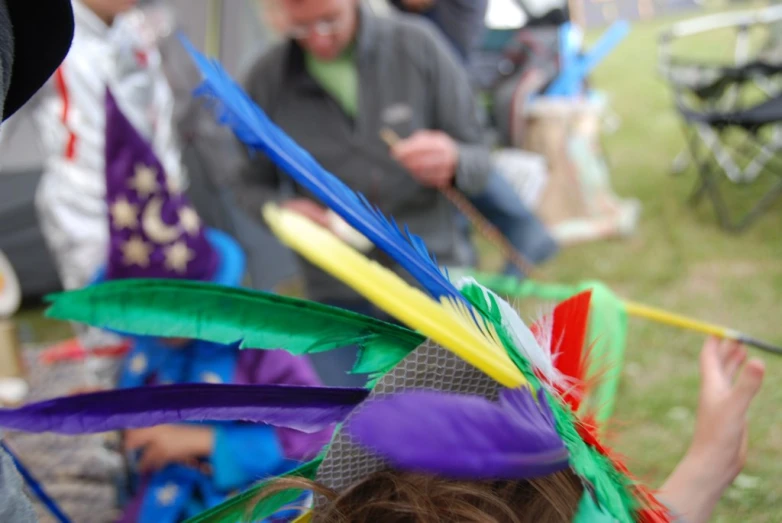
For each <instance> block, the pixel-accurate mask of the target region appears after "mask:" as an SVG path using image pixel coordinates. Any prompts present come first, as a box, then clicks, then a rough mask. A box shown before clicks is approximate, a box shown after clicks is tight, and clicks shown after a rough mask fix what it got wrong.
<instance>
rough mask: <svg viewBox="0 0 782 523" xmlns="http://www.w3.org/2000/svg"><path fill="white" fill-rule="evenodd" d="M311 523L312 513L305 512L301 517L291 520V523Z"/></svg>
mask: <svg viewBox="0 0 782 523" xmlns="http://www.w3.org/2000/svg"><path fill="white" fill-rule="evenodd" d="M311 521H312V511H308V512H305V513H304V514H302V515H301V516H299V517H297V518H296V519H294V520H293V522H292V523H311Z"/></svg>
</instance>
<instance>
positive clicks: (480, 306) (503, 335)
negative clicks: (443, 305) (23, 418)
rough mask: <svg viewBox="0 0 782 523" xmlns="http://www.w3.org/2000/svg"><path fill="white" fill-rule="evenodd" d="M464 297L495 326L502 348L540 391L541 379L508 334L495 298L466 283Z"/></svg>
mask: <svg viewBox="0 0 782 523" xmlns="http://www.w3.org/2000/svg"><path fill="white" fill-rule="evenodd" d="M459 291H460V292H461V293H462V295H463V296H464V297H465V298H466V299H467V301H469V302H470V304H471V305H472V306H473V307H475V309H476V310H477V311H478V312H479V313H480V314H481V316H483V319H484V320H486V321H487V322H488V323H490V324H492V325H493V326H494V329H495V330H496V331H497V335H498V336H499V338H500V341H501V342H502V346H503V347H505V352H507V353H508V356H509V357H510V359H511V361H512V362H513V363H514V364H515V365H516V367H518V369H519V370H520V371H521V373H522V374H524V377H525V378H527V381H529V382H530V385H532V386H533V387H534V388H535V389H539V388H540V386H541V383H540V379H539V378H538V377H537V375H535V371H534V370H533V368H532V364H530V362H529V361H527V359H526V358H525V357H524V356H523V355H522V354H521V353H520V352H519V351H518V349H517V348H516V345H515V342H514V341H513V337H512V336H511V335H510V333H508V329H506V328H505V325H504V323H503V321H502V310H501V309H500V306H499V304H498V303H497V300H496V299H495V297H494V296H492V295H491V294H489V293H487V292H484V289H483V288H482V287H481V286H480V285H476V284H474V283H466V284H465V285H463V286H462V287H461V289H459Z"/></svg>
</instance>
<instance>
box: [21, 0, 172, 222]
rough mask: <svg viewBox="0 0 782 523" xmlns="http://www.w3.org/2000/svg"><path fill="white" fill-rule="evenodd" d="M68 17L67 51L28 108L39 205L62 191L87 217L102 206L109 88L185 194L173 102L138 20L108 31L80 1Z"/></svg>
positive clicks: (126, 18)
mask: <svg viewBox="0 0 782 523" xmlns="http://www.w3.org/2000/svg"><path fill="white" fill-rule="evenodd" d="M73 10H74V16H75V20H76V30H75V34H74V39H73V45H72V47H71V50H70V52H69V54H68V56H67V57H66V59H65V61H64V62H63V64H62V66H61V67H60V68H59V69H58V70H57V72H56V73H55V74H54V76H53V77H52V78H51V79H50V80H49V82H48V83H47V85H46V86H45V87H44V89H42V90H41V92H39V93H38V95H37V96H36V99H35V100H34V101H33V103H34V104H35V105H34V107H33V108H32V111H33V117H34V120H35V122H36V124H37V127H38V129H39V132H40V135H41V141H42V145H43V151H44V155H45V167H44V175H43V179H42V181H41V185H42V187H41V189H40V190H39V204H42V203H45V201H46V200H47V197H46V194H49V193H59V196H61V197H62V196H64V195H63V194H62V191H65V192H66V193H72V195H73V196H76V195H78V200H79V201H80V202H82V203H83V204H84V205H86V206H89V207H92V209H93V210H95V207H93V205H100V206H101V207H103V206H105V202H104V201H103V200H104V195H105V190H106V179H105V158H104V146H105V125H106V118H105V106H104V101H105V92H106V87H107V86H108V87H109V88H110V89H111V91H112V94H113V95H114V97H115V98H116V100H117V102H118V104H119V106H120V108H121V109H122V111H123V113H124V114H125V115H126V116H127V117H128V119H129V120H130V121H131V123H133V125H134V126H135V127H136V129H137V130H138V131H139V132H140V133H141V135H142V136H144V137H145V138H147V139H148V140H149V141H150V142H151V143H152V145H153V147H154V149H155V152H156V153H157V155H158V157H159V159H160V161H161V162H162V164H163V166H164V168H165V170H166V173H167V175H168V177H169V179H171V181H172V182H174V183H176V184H178V185H179V186H180V187H182V188H184V185H185V180H184V173H183V169H182V163H181V152H180V149H179V146H178V143H177V139H176V136H175V127H174V122H173V110H174V97H173V94H172V91H171V88H170V87H169V85H168V81H167V80H166V78H165V76H164V74H163V70H162V65H161V57H160V53H159V52H158V50H157V48H156V46H155V39H154V37H153V35H149V34H148V33H149V31H148V29H147V28H146V27H145V25H144V15H143V14H142V13H141V12H140V11H137V10H134V11H130V12H128V13H126V14H123V15H121V16H120V17H118V18H117V19H116V20H115V22H114V24H113V25H112V26H111V27H109V26H107V25H106V24H105V23H104V22H103V21H102V20H101V19H100V18H98V17H97V16H96V15H95V14H94V13H93V12H92V11H91V10H89V9H88V8H87V7H85V6H84V5H83V4H82V3H81V2H80V1H79V0H74V2H73ZM47 186H48V190H47ZM55 188H56V190H55ZM41 199H42V200H43V201H41ZM58 199H59V200H60V201H62V200H63V198H58ZM85 199H86V200H88V201H85ZM66 200H70V201H72V200H71V199H70V198H66ZM102 226H105V225H102Z"/></svg>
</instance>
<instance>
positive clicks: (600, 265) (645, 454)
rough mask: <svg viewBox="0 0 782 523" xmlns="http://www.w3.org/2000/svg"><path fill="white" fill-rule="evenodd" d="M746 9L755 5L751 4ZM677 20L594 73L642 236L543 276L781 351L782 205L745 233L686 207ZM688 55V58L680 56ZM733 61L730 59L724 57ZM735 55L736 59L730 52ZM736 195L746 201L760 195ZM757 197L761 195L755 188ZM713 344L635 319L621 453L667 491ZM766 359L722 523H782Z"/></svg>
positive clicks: (577, 253) (712, 51)
mask: <svg viewBox="0 0 782 523" xmlns="http://www.w3.org/2000/svg"><path fill="white" fill-rule="evenodd" d="M745 8H746V7H745ZM670 23H671V21H670V20H664V21H655V22H653V23H646V24H639V25H636V26H635V27H634V28H633V30H632V33H631V35H630V36H629V37H628V38H627V39H626V40H625V41H624V42H623V43H622V44H621V46H620V47H619V48H617V50H616V51H614V52H613V53H612V54H611V55H610V56H609V57H608V58H607V59H606V60H605V62H603V63H602V64H601V65H600V66H599V68H598V69H597V70H596V73H595V74H594V83H595V84H596V87H597V88H598V89H600V90H602V91H604V92H606V93H607V94H608V95H609V96H610V98H611V100H612V104H613V108H614V109H615V110H616V112H617V113H618V114H619V115H620V116H621V118H622V125H621V128H620V129H619V130H618V131H617V132H616V133H614V134H612V135H609V136H607V137H606V139H605V146H606V149H607V152H608V155H609V160H610V163H611V165H612V169H613V173H612V176H613V183H614V187H615V189H616V191H617V192H618V193H619V194H620V195H622V196H626V197H635V198H638V199H640V200H641V201H642V203H643V216H642V221H641V226H640V230H639V231H638V232H637V234H636V235H635V236H634V237H632V238H630V239H628V240H624V241H613V242H603V243H595V244H590V245H585V246H578V247H573V248H570V249H569V250H567V251H565V252H563V253H562V254H561V255H560V256H559V257H558V258H557V259H556V260H555V261H553V262H552V263H550V264H549V265H547V266H546V267H545V269H544V270H543V271H542V273H541V274H540V277H539V279H541V280H545V281H559V282H577V281H582V280H586V279H598V280H602V281H604V282H606V283H608V284H609V285H611V286H612V288H613V289H614V290H615V291H616V292H617V293H618V294H620V295H621V296H623V297H625V298H627V299H632V300H636V301H641V302H645V303H648V304H650V305H657V306H662V307H666V308H669V309H670V310H672V311H678V312H680V313H684V314H688V315H691V316H694V317H697V318H701V319H703V320H709V321H713V322H719V323H722V324H725V325H728V326H732V327H735V328H737V329H741V330H743V331H745V332H747V333H751V334H754V335H756V336H757V337H761V338H765V339H768V340H770V341H772V342H777V343H779V344H782V326H781V325H780V324H777V321H780V320H779V316H780V312H782V310H781V309H780V304H781V302H782V299H781V298H782V240H781V237H780V226H782V205H777V206H776V207H775V208H774V209H773V210H772V211H771V212H770V213H768V214H767V215H766V216H764V217H763V218H762V219H761V220H760V221H759V222H758V223H757V224H756V225H755V226H754V227H752V228H751V229H750V230H749V231H747V232H746V233H745V234H743V235H741V236H734V235H730V234H726V233H725V232H722V231H721V230H720V229H719V228H718V227H717V224H716V219H715V216H714V214H713V212H712V209H711V208H710V207H709V206H708V205H706V202H704V204H702V205H701V206H699V207H698V208H696V209H693V208H691V207H689V206H688V205H687V204H686V200H687V197H688V195H689V193H690V191H691V189H692V187H693V184H694V181H695V177H694V175H695V173H694V171H692V170H691V171H689V172H687V173H685V174H684V175H682V176H680V177H674V176H672V175H671V174H670V172H671V163H672V161H673V159H674V157H675V156H676V155H677V153H678V152H679V151H680V150H681V148H682V147H683V146H684V141H683V136H682V133H681V130H680V126H679V123H678V119H677V117H676V114H675V113H674V111H673V110H672V104H671V98H670V94H669V91H668V89H667V86H666V84H665V83H664V81H663V80H662V79H661V78H660V77H659V76H658V74H657V71H656V67H657V63H658V62H657V37H658V34H659V32H660V30H661V29H662V28H664V27H667V26H668V25H669V24H670ZM731 46H732V42H728V41H727V39H726V38H725V36H724V35H721V34H719V35H712V36H711V37H706V38H699V39H697V40H696V41H695V42H694V44H693V45H692V47H690V48H687V49H686V50H687V52H688V54H694V55H696V56H701V57H709V56H710V57H712V58H721V57H722V56H725V54H724V53H730V52H731V51H730V50H731V49H732V47H731ZM679 49H682V48H681V47H679ZM721 55H722V56H721ZM728 56H730V54H728ZM743 192H744V191H743V190H741V189H735V190H734V191H733V193H734V194H733V195H732V196H733V197H734V198H735V200H736V201H737V202H738V203H739V204H746V203H748V197H749V195H744V194H743ZM746 192H748V193H753V192H754V193H755V194H756V191H752V190H749V191H746ZM702 342H703V337H702V336H700V335H698V334H694V333H690V332H684V331H681V330H677V329H673V328H667V327H664V326H661V325H658V324H654V323H650V322H648V321H644V320H636V319H631V320H630V328H629V335H628V344H627V363H626V366H625V368H624V376H623V381H622V385H621V390H620V393H619V398H620V399H619V403H618V409H617V411H616V414H615V416H616V419H617V422H618V425H617V427H616V428H617V431H618V436H617V437H616V441H615V444H616V447H617V449H618V450H619V451H620V452H622V453H623V454H625V455H626V456H628V457H629V463H630V465H631V469H632V470H633V471H634V472H635V473H637V475H639V476H640V477H641V478H643V479H647V480H649V481H651V482H652V484H654V485H659V484H660V483H661V482H662V480H663V479H664V478H665V476H666V475H667V474H668V472H669V471H670V470H671V469H672V468H673V466H674V464H675V463H676V462H677V460H678V459H679V458H680V457H681V456H682V454H683V452H684V451H685V448H686V446H687V444H688V442H689V439H690V435H691V431H692V428H693V419H694V414H695V409H696V405H697V393H698V354H699V351H700V348H701V344H702ZM756 355H757V356H760V357H762V358H764V359H765V360H766V363H767V378H766V383H765V386H764V390H763V391H762V392H761V394H760V397H759V398H758V399H757V401H756V402H755V406H754V407H753V410H752V412H751V452H750V456H749V462H748V465H747V467H746V469H745V471H744V475H743V477H742V478H741V480H740V481H739V482H738V485H736V486H734V487H733V488H732V489H731V490H730V492H729V493H728V495H727V496H726V497H725V499H724V500H723V501H722V503H721V504H720V507H719V510H718V512H717V516H716V517H715V518H714V521H719V522H738V521H743V522H753V523H754V522H779V521H782V483H780V478H782V465H780V458H781V457H782V413H780V411H779V406H780V405H781V404H782V390H780V388H779V387H777V383H779V382H778V379H779V378H778V376H779V374H780V372H782V359H781V358H775V357H774V356H766V355H764V354H762V353H756Z"/></svg>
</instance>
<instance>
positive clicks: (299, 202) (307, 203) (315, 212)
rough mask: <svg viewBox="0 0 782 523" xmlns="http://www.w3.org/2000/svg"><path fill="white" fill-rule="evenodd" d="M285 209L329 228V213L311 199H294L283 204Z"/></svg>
mask: <svg viewBox="0 0 782 523" xmlns="http://www.w3.org/2000/svg"><path fill="white" fill-rule="evenodd" d="M282 208H283V209H287V210H289V211H293V212H295V213H298V214H301V215H302V216H305V217H307V218H309V219H310V220H312V221H313V222H315V223H317V224H318V225H320V226H322V227H325V228H327V229H328V228H329V217H328V211H327V210H326V208H325V207H323V206H322V205H318V204H317V203H315V202H314V201H312V200H310V199H309V198H294V199H292V200H288V201H287V202H285V203H283V204H282Z"/></svg>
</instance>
